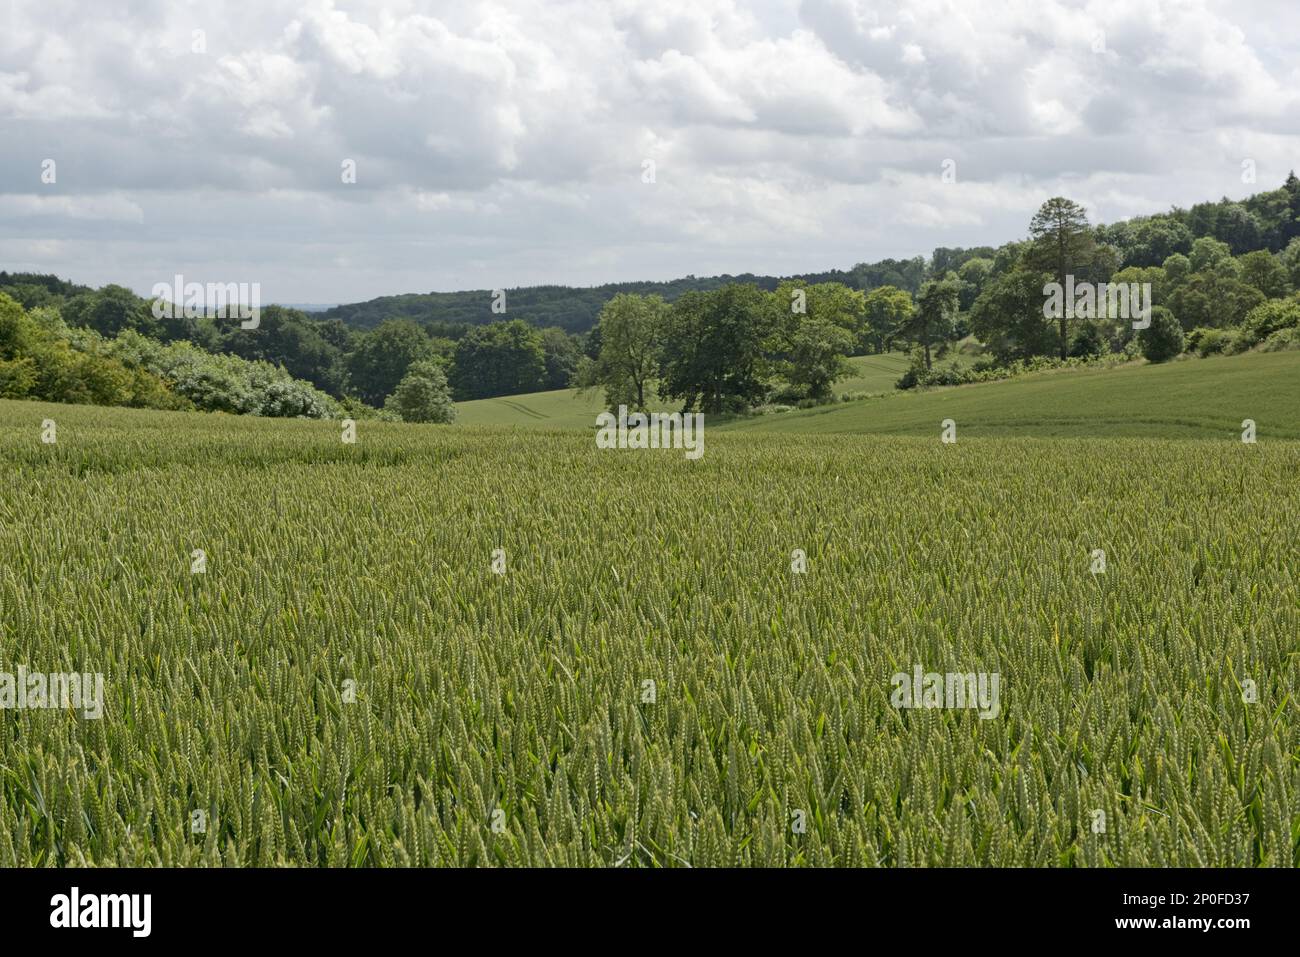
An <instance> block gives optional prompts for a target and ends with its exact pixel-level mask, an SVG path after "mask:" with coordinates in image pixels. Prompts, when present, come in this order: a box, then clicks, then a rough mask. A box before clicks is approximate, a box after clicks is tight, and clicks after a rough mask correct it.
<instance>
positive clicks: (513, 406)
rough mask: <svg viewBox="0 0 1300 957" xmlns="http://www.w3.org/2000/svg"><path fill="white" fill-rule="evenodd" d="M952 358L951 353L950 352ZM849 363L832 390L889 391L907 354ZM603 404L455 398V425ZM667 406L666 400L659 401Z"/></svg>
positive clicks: (574, 415) (553, 419) (578, 397)
mask: <svg viewBox="0 0 1300 957" xmlns="http://www.w3.org/2000/svg"><path fill="white" fill-rule="evenodd" d="M954 358H955V356H954ZM848 361H849V365H850V366H852V367H853V375H852V376H850V377H848V378H846V379H841V380H840V381H839V382H837V383H835V394H836V395H843V394H844V393H846V392H873V393H876V392H889V391H890V390H892V389H893V388H894V383H895V382H897V381H898V377H899V376H901V375H902V374H903V373H904V372H905V371H907V357H906V356H905V355H903V354H902V353H898V352H892V353H887V354H885V355H879V356H854V357H852V358H850V359H849V360H848ZM604 408H605V399H604V395H603V393H602V392H601V390H599V389H591V390H589V391H587V392H585V393H583V394H579V393H578V390H577V389H557V390H555V391H552V392H532V393H529V394H527V395H514V396H506V397H502V398H497V399H474V400H473V401H470V402H457V403H456V412H457V418H456V421H457V424H459V425H517V426H521V427H524V428H544V429H574V428H582V429H586V428H591V427H592V426H593V423H594V422H595V421H596V416H597V414H599V413H600V412H601V411H602V410H603V409H604ZM662 408H663V409H668V408H669V405H668V404H666V403H665V404H662Z"/></svg>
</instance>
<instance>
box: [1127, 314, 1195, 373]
mask: <svg viewBox="0 0 1300 957" xmlns="http://www.w3.org/2000/svg"><path fill="white" fill-rule="evenodd" d="M1137 339H1138V343H1139V344H1140V345H1141V347H1142V355H1143V356H1144V357H1145V358H1146V360H1147V361H1148V362H1167V361H1168V360H1170V359H1172V358H1173V357H1174V356H1176V355H1178V354H1179V353H1181V352H1182V351H1183V345H1184V342H1183V327H1182V326H1180V325H1179V324H1178V320H1177V319H1175V318H1174V314H1173V313H1172V312H1170V311H1169V310H1168V309H1166V308H1165V307H1164V306H1156V307H1154V308H1153V309H1152V310H1151V324H1150V325H1149V326H1148V327H1147V328H1145V329H1142V330H1139V331H1138V334H1137Z"/></svg>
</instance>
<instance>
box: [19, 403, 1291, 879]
mask: <svg viewBox="0 0 1300 957" xmlns="http://www.w3.org/2000/svg"><path fill="white" fill-rule="evenodd" d="M45 419H53V420H54V421H55V422H56V423H57V441H56V442H54V443H50V444H47V443H43V442H42V441H41V426H42V422H43V420H45ZM937 426H938V423H935V434H934V436H933V437H932V438H916V437H883V438H882V437H878V436H864V435H856V436H853V435H837V436H805V435H793V434H789V435H787V434H757V433H745V432H739V433H732V434H727V433H718V434H710V435H709V436H708V441H707V443H706V454H705V455H704V457H703V458H702V459H700V460H699V461H694V462H692V461H687V460H686V459H685V458H684V456H683V455H682V454H681V452H680V451H671V450H662V451H629V450H623V451H618V450H599V449H597V448H596V447H595V445H594V443H593V441H592V437H591V435H590V434H586V433H583V432H580V431H573V432H568V433H560V432H547V431H530V432H525V431H522V430H507V429H493V428H487V427H481V428H441V429H440V428H438V427H418V426H402V425H387V424H379V423H373V424H372V423H366V422H363V423H360V424H359V425H358V440H357V442H356V443H355V444H351V445H350V444H345V443H343V442H342V441H341V440H340V430H339V426H338V424H337V423H329V422H306V421H292V422H284V421H279V422H272V421H265V420H261V421H259V420H254V419H239V418H231V417H226V416H215V415H198V414H183V413H151V412H136V411H127V410H108V409H94V408H81V407H71V406H54V405H39V404H34V403H18V402H3V403H0V457H2V459H3V462H4V463H5V482H4V484H3V486H2V487H0V671H8V672H12V671H14V670H15V668H17V667H18V666H23V667H25V668H27V669H30V670H41V671H44V672H56V671H61V670H62V671H76V672H83V673H84V672H96V673H102V675H103V680H104V700H103V714H102V717H100V718H97V719H93V718H87V717H85V716H84V715H82V714H81V713H79V712H76V711H74V710H68V709H45V710H39V709H26V710H23V709H17V708H13V709H9V710H5V711H3V712H0V865H3V866H10V865H23V866H49V865H82V864H95V865H113V864H118V865H298V866H316V865H330V866H346V865H356V866H361V865H365V866H374V865H456V866H485V865H486V866H493V865H507V866H524V865H566V866H599V867H609V866H622V867H647V866H661V867H674V866H695V867H700V866H722V865H764V866H768V865H770V866H805V865H811V866H876V865H879V866H943V865H1035V866H1110V865H1137V866H1165V865H1195V866H1204V865H1214V866H1295V865H1297V864H1298V863H1300V652H1298V651H1297V648H1298V647H1300V645H1298V642H1297V638H1298V636H1300V561H1298V560H1297V558H1298V556H1297V542H1300V534H1298V533H1300V498H1298V497H1297V496H1296V495H1295V494H1294V492H1293V491H1290V492H1287V491H1286V490H1293V489H1294V483H1295V476H1296V474H1297V470H1298V469H1300V444H1297V443H1294V442H1285V441H1275V442H1269V441H1265V440H1264V439H1261V441H1260V442H1259V443H1258V444H1255V445H1244V444H1242V443H1241V442H1240V441H1239V440H1236V436H1235V434H1231V435H1228V436H1225V438H1224V439H1223V440H1222V441H1212V440H1186V441H1174V440H1164V439H1158V438H1131V439H1109V440H1106V439H1086V438H1072V439H1042V438H986V439H978V438H975V439H969V440H967V439H963V440H961V441H959V442H958V443H957V444H955V445H944V444H941V443H940V442H939V441H938V429H937ZM498 549H499V550H501V551H496V550H498ZM196 550H201V551H202V553H203V563H202V564H203V571H202V572H196V570H195V558H194V554H195V551H196ZM796 550H800V552H801V554H802V556H803V557H804V562H803V570H802V571H796V570H794V566H795V559H794V556H795V552H796ZM1096 550H1102V551H1104V553H1105V571H1104V572H1102V573H1097V572H1096V571H1095V570H1094V569H1095V563H1094V562H1095V559H1094V555H1095V552H1096ZM494 566H495V567H494ZM501 572H504V573H501ZM918 667H919V668H921V669H923V670H925V671H927V672H929V671H935V672H960V673H968V672H978V673H994V674H997V675H998V676H999V679H1000V696H1001V701H1000V709H999V711H998V713H997V714H996V715H995V716H990V717H981V715H980V714H979V713H977V712H976V711H974V710H969V709H967V710H962V709H949V708H936V709H929V708H915V709H907V708H899V707H895V706H894V705H893V704H892V703H891V690H892V689H891V675H894V674H895V673H899V672H902V673H908V674H910V673H911V672H912V671H913V670H914V669H915V668H918ZM1099 825H1100V826H1099Z"/></svg>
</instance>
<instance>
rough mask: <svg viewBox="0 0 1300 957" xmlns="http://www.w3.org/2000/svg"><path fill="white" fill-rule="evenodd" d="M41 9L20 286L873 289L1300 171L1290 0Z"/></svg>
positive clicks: (22, 176)
mask: <svg viewBox="0 0 1300 957" xmlns="http://www.w3.org/2000/svg"><path fill="white" fill-rule="evenodd" d="M12 19H13V26H12V28H11V29H8V30H5V31H0V137H2V138H3V140H4V142H5V145H6V149H5V150H3V151H0V216H3V218H4V221H5V223H6V228H7V237H6V240H5V242H4V244H3V245H0V251H2V252H3V254H4V255H5V256H6V257H8V258H7V260H6V262H0V268H3V267H5V266H13V265H16V264H18V263H23V262H27V263H30V262H36V261H38V260H39V262H40V263H41V264H42V266H41V268H44V269H53V270H54V271H57V272H59V273H61V274H63V275H65V276H69V277H71V278H74V279H78V280H81V281H90V282H106V281H112V280H115V281H123V282H126V283H128V284H130V285H133V286H134V287H136V288H147V286H148V285H149V284H150V283H151V282H153V281H155V280H156V278H157V277H158V276H166V275H170V274H171V273H173V272H174V271H175V270H176V269H177V268H180V267H182V266H185V267H187V268H194V267H195V264H196V265H197V266H199V267H207V266H209V265H212V264H217V263H220V264H224V266H223V268H227V269H229V270H231V271H233V272H235V273H236V274H239V273H241V272H242V273H250V274H251V273H256V275H254V276H252V277H251V278H255V279H258V280H259V281H261V282H262V283H263V289H264V291H265V294H266V295H267V296H268V297H269V298H280V299H284V300H290V301H337V300H345V299H357V298H364V297H368V296H372V295H379V294H383V293H390V292H402V291H410V290H427V289H430V288H465V287H470V286H476V285H477V286H482V285H492V286H497V285H501V284H509V285H514V284H520V283H540V282H572V283H595V282H602V281H608V280H625V279H634V278H667V277H670V276H676V275H683V274H686V273H695V274H697V275H703V274H706V273H708V272H710V271H728V272H741V271H746V270H752V271H764V272H777V273H788V272H792V271H796V270H808V269H825V268H830V267H832V266H839V267H848V266H851V265H852V264H853V263H854V262H858V261H863V260H870V259H877V258H883V257H886V256H895V257H902V256H910V255H915V254H918V253H926V252H928V251H929V250H930V249H932V248H933V247H934V246H937V245H945V246H955V245H976V244H996V243H998V242H1001V241H1005V240H1007V239H1011V238H1016V237H1019V236H1020V235H1022V234H1023V232H1024V229H1025V224H1026V223H1027V222H1028V218H1029V216H1030V215H1031V213H1032V211H1033V209H1034V208H1035V207H1036V206H1037V204H1038V203H1039V202H1041V200H1042V199H1043V198H1045V197H1046V196H1048V195H1052V194H1054V193H1059V192H1066V193H1067V194H1068V195H1071V196H1073V197H1075V198H1076V199H1078V200H1080V201H1081V202H1084V203H1086V204H1089V205H1090V206H1091V207H1092V208H1095V209H1097V210H1098V211H1099V213H1100V214H1101V215H1103V216H1107V217H1111V218H1117V217H1119V216H1121V215H1123V216H1130V215H1134V214H1138V213H1142V212H1149V211H1154V210H1159V209H1162V208H1165V207H1167V206H1168V205H1169V204H1170V203H1175V202H1177V203H1182V204H1187V203H1191V202H1195V201H1199V200H1202V199H1213V198H1217V197H1219V196H1222V195H1225V194H1226V195H1244V194H1246V193H1247V192H1249V191H1251V190H1252V189H1256V188H1258V189H1262V188H1268V187H1270V186H1272V185H1274V184H1276V183H1278V182H1280V181H1281V179H1282V178H1283V177H1284V176H1285V175H1286V172H1287V169H1288V168H1289V167H1290V165H1292V164H1293V163H1295V162H1296V158H1297V157H1300V135H1298V134H1297V130H1300V96H1298V94H1297V90H1300V66H1297V63H1300V57H1298V56H1297V55H1296V54H1297V53H1300V49H1298V48H1300V37H1298V36H1297V35H1296V33H1295V31H1294V30H1291V29H1290V23H1289V17H1288V11H1287V10H1286V9H1285V7H1284V5H1279V6H1274V5H1271V4H1267V3H1263V2H1257V0H1241V2H1228V0H1188V2H1184V3H1179V4H1168V3H1160V2H1158V0H1087V2H1083V3H1063V2H1035V3H1028V2H1024V3H1005V2H1001V0H962V2H960V3H958V2H951V0H906V2H904V0H754V2H753V3H742V2H739V0H656V2H655V3H646V2H644V0H611V2H608V3H603V4H593V3H590V2H589V0H463V2H460V3H456V4H447V3H440V2H431V0H430V2H420V0H371V2H361V0H357V2H347V0H229V2H217V0H209V2H202V3H192V4H189V5H185V6H181V5H175V4H168V3H163V2H161V0H150V2H146V3H142V4H139V5H136V6H133V7H131V8H129V9H128V10H127V11H126V13H125V15H124V14H123V11H122V10H119V9H114V10H109V9H108V8H104V9H101V8H99V7H96V6H93V5H90V6H88V5H86V4H84V3H79V2H76V0H44V2H41V3H36V2H24V3H21V4H18V5H15V9H14V13H13V17H12ZM195 29H202V30H204V31H205V42H206V52H204V53H195V52H192V49H191V44H192V42H193V31H194V30H195ZM46 158H54V159H56V160H57V161H58V171H59V176H58V182H57V184H53V185H49V186H46V185H43V184H41V182H40V176H39V173H40V164H41V162H42V160H44V159H46ZM949 158H951V159H954V160H955V161H956V163H957V170H958V178H957V182H956V183H955V184H944V183H942V182H941V180H940V175H941V171H942V170H941V163H942V162H943V161H944V160H945V159H949ZM1243 158H1251V159H1253V160H1255V162H1256V164H1257V167H1258V171H1259V183H1258V185H1257V186H1254V187H1252V186H1249V185H1244V184H1242V183H1241V182H1240V163H1241V160H1242V159H1243ZM344 159H352V160H355V162H356V168H357V182H356V183H355V184H345V183H343V182H342V180H341V178H340V164H341V163H342V161H343V160H344ZM645 159H653V160H654V161H655V163H656V164H657V176H656V180H657V181H656V182H655V183H654V184H646V183H643V182H642V181H641V170H642V161H643V160H645ZM24 250H30V252H24ZM38 250H39V255H38V254H37V253H38ZM60 257H65V258H60Z"/></svg>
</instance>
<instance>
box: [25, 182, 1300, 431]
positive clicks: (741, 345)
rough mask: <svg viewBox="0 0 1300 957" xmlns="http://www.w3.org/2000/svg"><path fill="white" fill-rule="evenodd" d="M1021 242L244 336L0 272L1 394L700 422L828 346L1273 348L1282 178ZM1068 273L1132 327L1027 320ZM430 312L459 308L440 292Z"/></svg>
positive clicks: (1297, 208) (816, 366) (1285, 318)
mask: <svg viewBox="0 0 1300 957" xmlns="http://www.w3.org/2000/svg"><path fill="white" fill-rule="evenodd" d="M1028 233H1029V235H1028V236H1027V237H1026V238H1025V239H1023V240H1017V241H1013V242H1009V243H1004V244H1003V245H1001V246H998V247H976V248H968V249H961V248H946V247H940V248H938V249H935V250H934V252H933V254H932V256H931V257H930V259H929V260H928V261H927V260H925V259H923V258H922V257H914V258H912V259H903V260H893V259H888V260H882V261H881V262H878V263H871V264H866V263H860V264H858V265H856V266H854V267H853V268H852V269H850V270H831V271H829V272H826V273H821V274H809V275H804V276H798V277H792V278H786V279H777V278H775V277H763V276H742V277H734V278H733V277H712V278H708V279H696V278H695V277H693V276H691V277H686V278H685V279H682V280H675V281H673V282H671V283H639V284H638V283H628V284H618V285H611V286H603V287H595V288H593V289H589V290H573V289H569V288H567V287H539V288H537V289H535V290H511V291H507V296H506V301H507V302H508V304H509V312H508V318H507V317H501V316H498V315H497V314H496V313H494V312H492V303H493V300H494V296H493V294H492V293H490V292H488V291H480V292H476V293H448V294H431V295H430V296H423V297H422V296H399V297H385V298H384V299H379V300H373V301H372V302H370V303H362V304H355V305H353V306H340V307H337V308H336V309H334V310H331V311H329V312H326V313H311V314H309V313H306V312H303V311H301V310H298V309H293V308H287V307H281V306H267V307H265V308H263V309H262V310H261V317H260V323H259V325H258V327H257V328H256V329H243V328H240V326H239V324H238V323H236V322H229V321H223V320H213V319H206V318H199V319H192V318H186V317H184V316H177V317H176V318H164V319H158V318H155V316H154V314H153V309H152V306H153V303H152V302H151V301H149V300H146V299H144V298H141V297H139V296H137V295H135V294H134V293H133V292H132V291H131V290H129V289H126V288H125V287H122V286H118V285H108V286H104V287H103V288H100V289H92V288H89V287H86V286H80V285H77V284H74V283H71V282H67V281H65V280H62V279H59V278H57V277H54V276H47V275H39V274H31V273H7V272H0V296H2V297H4V298H3V299H2V300H0V303H2V304H3V305H0V397H7V398H44V399H49V400H52V401H91V402H99V403H101V404H122V405H132V404H136V405H154V406H156V407H178V408H198V409H208V410H221V411H232V412H241V413H252V414H262V415H309V416H328V415H353V416H383V417H388V418H400V419H406V420H415V421H450V420H451V418H453V417H454V405H453V401H454V400H455V401H464V400H468V399H476V398H487V397H491V396H499V395H513V394H519V393H525V392H533V391H539V390H547V389H560V388H565V387H566V386H570V385H578V386H583V387H596V386H598V387H600V388H602V389H603V390H604V391H605V394H606V397H607V399H608V400H609V401H610V402H611V404H612V405H618V404H628V405H635V406H638V407H642V408H644V407H645V405H646V404H647V403H648V402H650V401H651V400H652V393H651V391H650V390H651V389H653V390H654V392H655V393H657V394H658V395H659V397H660V399H663V400H667V401H672V402H675V403H680V404H682V405H683V406H684V407H686V408H698V409H701V410H705V411H711V412H715V413H716V412H719V411H730V410H740V409H744V408H749V407H752V406H754V405H758V404H762V403H765V402H798V403H815V402H824V401H828V400H829V399H830V397H831V386H832V384H833V383H834V382H835V381H836V380H837V379H839V378H840V377H842V376H843V375H844V374H845V373H846V369H847V366H846V364H845V361H844V360H845V357H846V356H849V355H854V354H866V353H875V352H887V351H891V350H896V349H899V348H906V349H909V350H911V351H912V353H913V363H912V368H911V369H910V370H909V373H908V375H906V376H904V379H903V381H902V383H901V384H902V385H904V386H909V385H915V384H930V383H942V382H953V381H961V379H960V376H959V374H958V371H957V370H956V369H955V366H954V367H951V368H948V369H938V368H936V361H937V360H938V359H941V358H942V357H943V356H945V355H946V354H947V353H949V352H950V351H951V350H952V349H953V348H956V347H960V348H963V349H964V348H967V347H972V348H973V349H974V351H977V352H980V353H982V356H981V358H980V359H979V360H978V362H977V363H976V366H978V365H979V364H981V363H982V364H983V367H984V371H987V370H989V369H991V368H996V367H1010V366H1012V365H1014V364H1016V363H1023V362H1026V361H1029V360H1033V361H1038V360H1045V359H1048V358H1051V359H1053V360H1055V361H1074V360H1087V359H1089V358H1092V357H1097V356H1105V355H1108V354H1129V355H1136V354H1144V355H1146V356H1147V357H1148V358H1151V359H1154V360H1163V359H1168V358H1171V357H1172V356H1174V355H1177V354H1179V353H1180V352H1183V351H1191V352H1195V353H1196V354H1199V355H1209V354H1212V353H1215V352H1238V351H1242V350H1244V349H1249V348H1253V347H1257V346H1259V347H1263V348H1287V347H1291V345H1292V343H1293V342H1294V340H1295V337H1296V333H1295V331H1294V330H1295V329H1296V327H1297V326H1298V325H1300V180H1297V178H1296V176H1295V174H1294V173H1292V174H1291V175H1290V176H1288V177H1287V180H1286V182H1285V183H1284V184H1283V186H1281V187H1280V188H1278V189H1276V190H1271V191H1268V192H1263V193H1258V194H1256V195H1254V196H1251V197H1248V198H1247V199H1244V200H1241V201H1232V200H1229V199H1226V198H1225V199H1223V200H1220V201H1218V202H1212V203H1201V204H1197V205H1195V206H1192V207H1191V208H1190V209H1180V208H1177V207H1175V208H1173V209H1171V210H1170V211H1168V212H1166V213H1160V214H1156V215H1152V216H1146V217H1140V218H1135V219H1131V220H1127V221H1123V222H1118V223H1111V224H1101V225H1096V226H1094V225H1091V224H1089V222H1088V220H1087V217H1086V215H1085V214H1084V210H1083V208H1082V207H1080V206H1079V205H1078V204H1077V203H1074V202H1072V201H1070V200H1069V199H1066V198H1064V197H1054V198H1052V199H1050V200H1048V201H1047V202H1046V203H1044V204H1043V206H1042V207H1041V208H1040V209H1039V211H1038V212H1037V213H1036V214H1035V216H1034V217H1033V219H1032V220H1031V222H1030V223H1029V228H1028ZM1067 277H1072V278H1073V279H1074V280H1077V281H1083V282H1090V283H1096V284H1100V283H1104V282H1106V283H1137V284H1146V285H1149V287H1150V289H1151V291H1152V302H1153V311H1152V316H1151V323H1150V326H1151V328H1150V329H1147V330H1142V331H1140V332H1138V333H1135V332H1134V330H1133V328H1132V324H1131V322H1129V321H1127V319H1123V318H1117V317H1113V316H1107V315H1102V316H1097V317H1090V318H1085V319H1071V318H1070V317H1068V316H1065V315H1060V316H1056V317H1052V318H1048V317H1046V316H1045V315H1044V312H1043V304H1044V286H1045V284H1046V283H1048V282H1051V281H1057V282H1061V281H1062V280H1064V279H1065V278H1067ZM448 297H450V298H448ZM565 297H571V299H572V301H573V303H575V305H574V306H573V309H575V310H576V311H574V312H568V313H564V314H563V315H561V314H560V313H558V312H556V313H553V315H554V316H555V318H556V324H554V325H539V324H538V317H539V316H546V315H552V313H548V312H547V311H546V310H545V309H542V311H540V312H539V311H538V308H539V307H540V306H541V305H545V304H548V303H549V304H550V305H554V304H555V303H556V302H559V301H561V300H562V299H564V298H565ZM448 302H454V303H456V304H457V305H456V306H455V308H446V309H444V308H442V305H438V303H442V304H444V305H445V304H446V303H448ZM547 308H550V307H549V306H547ZM485 316H490V317H495V318H491V319H490V321H484V317H485ZM438 317H441V318H438ZM449 317H450V318H449ZM530 319H531V320H532V321H529V320H530ZM566 326H567V328H566ZM976 371H977V372H979V371H981V370H979V369H977V370H976Z"/></svg>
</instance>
